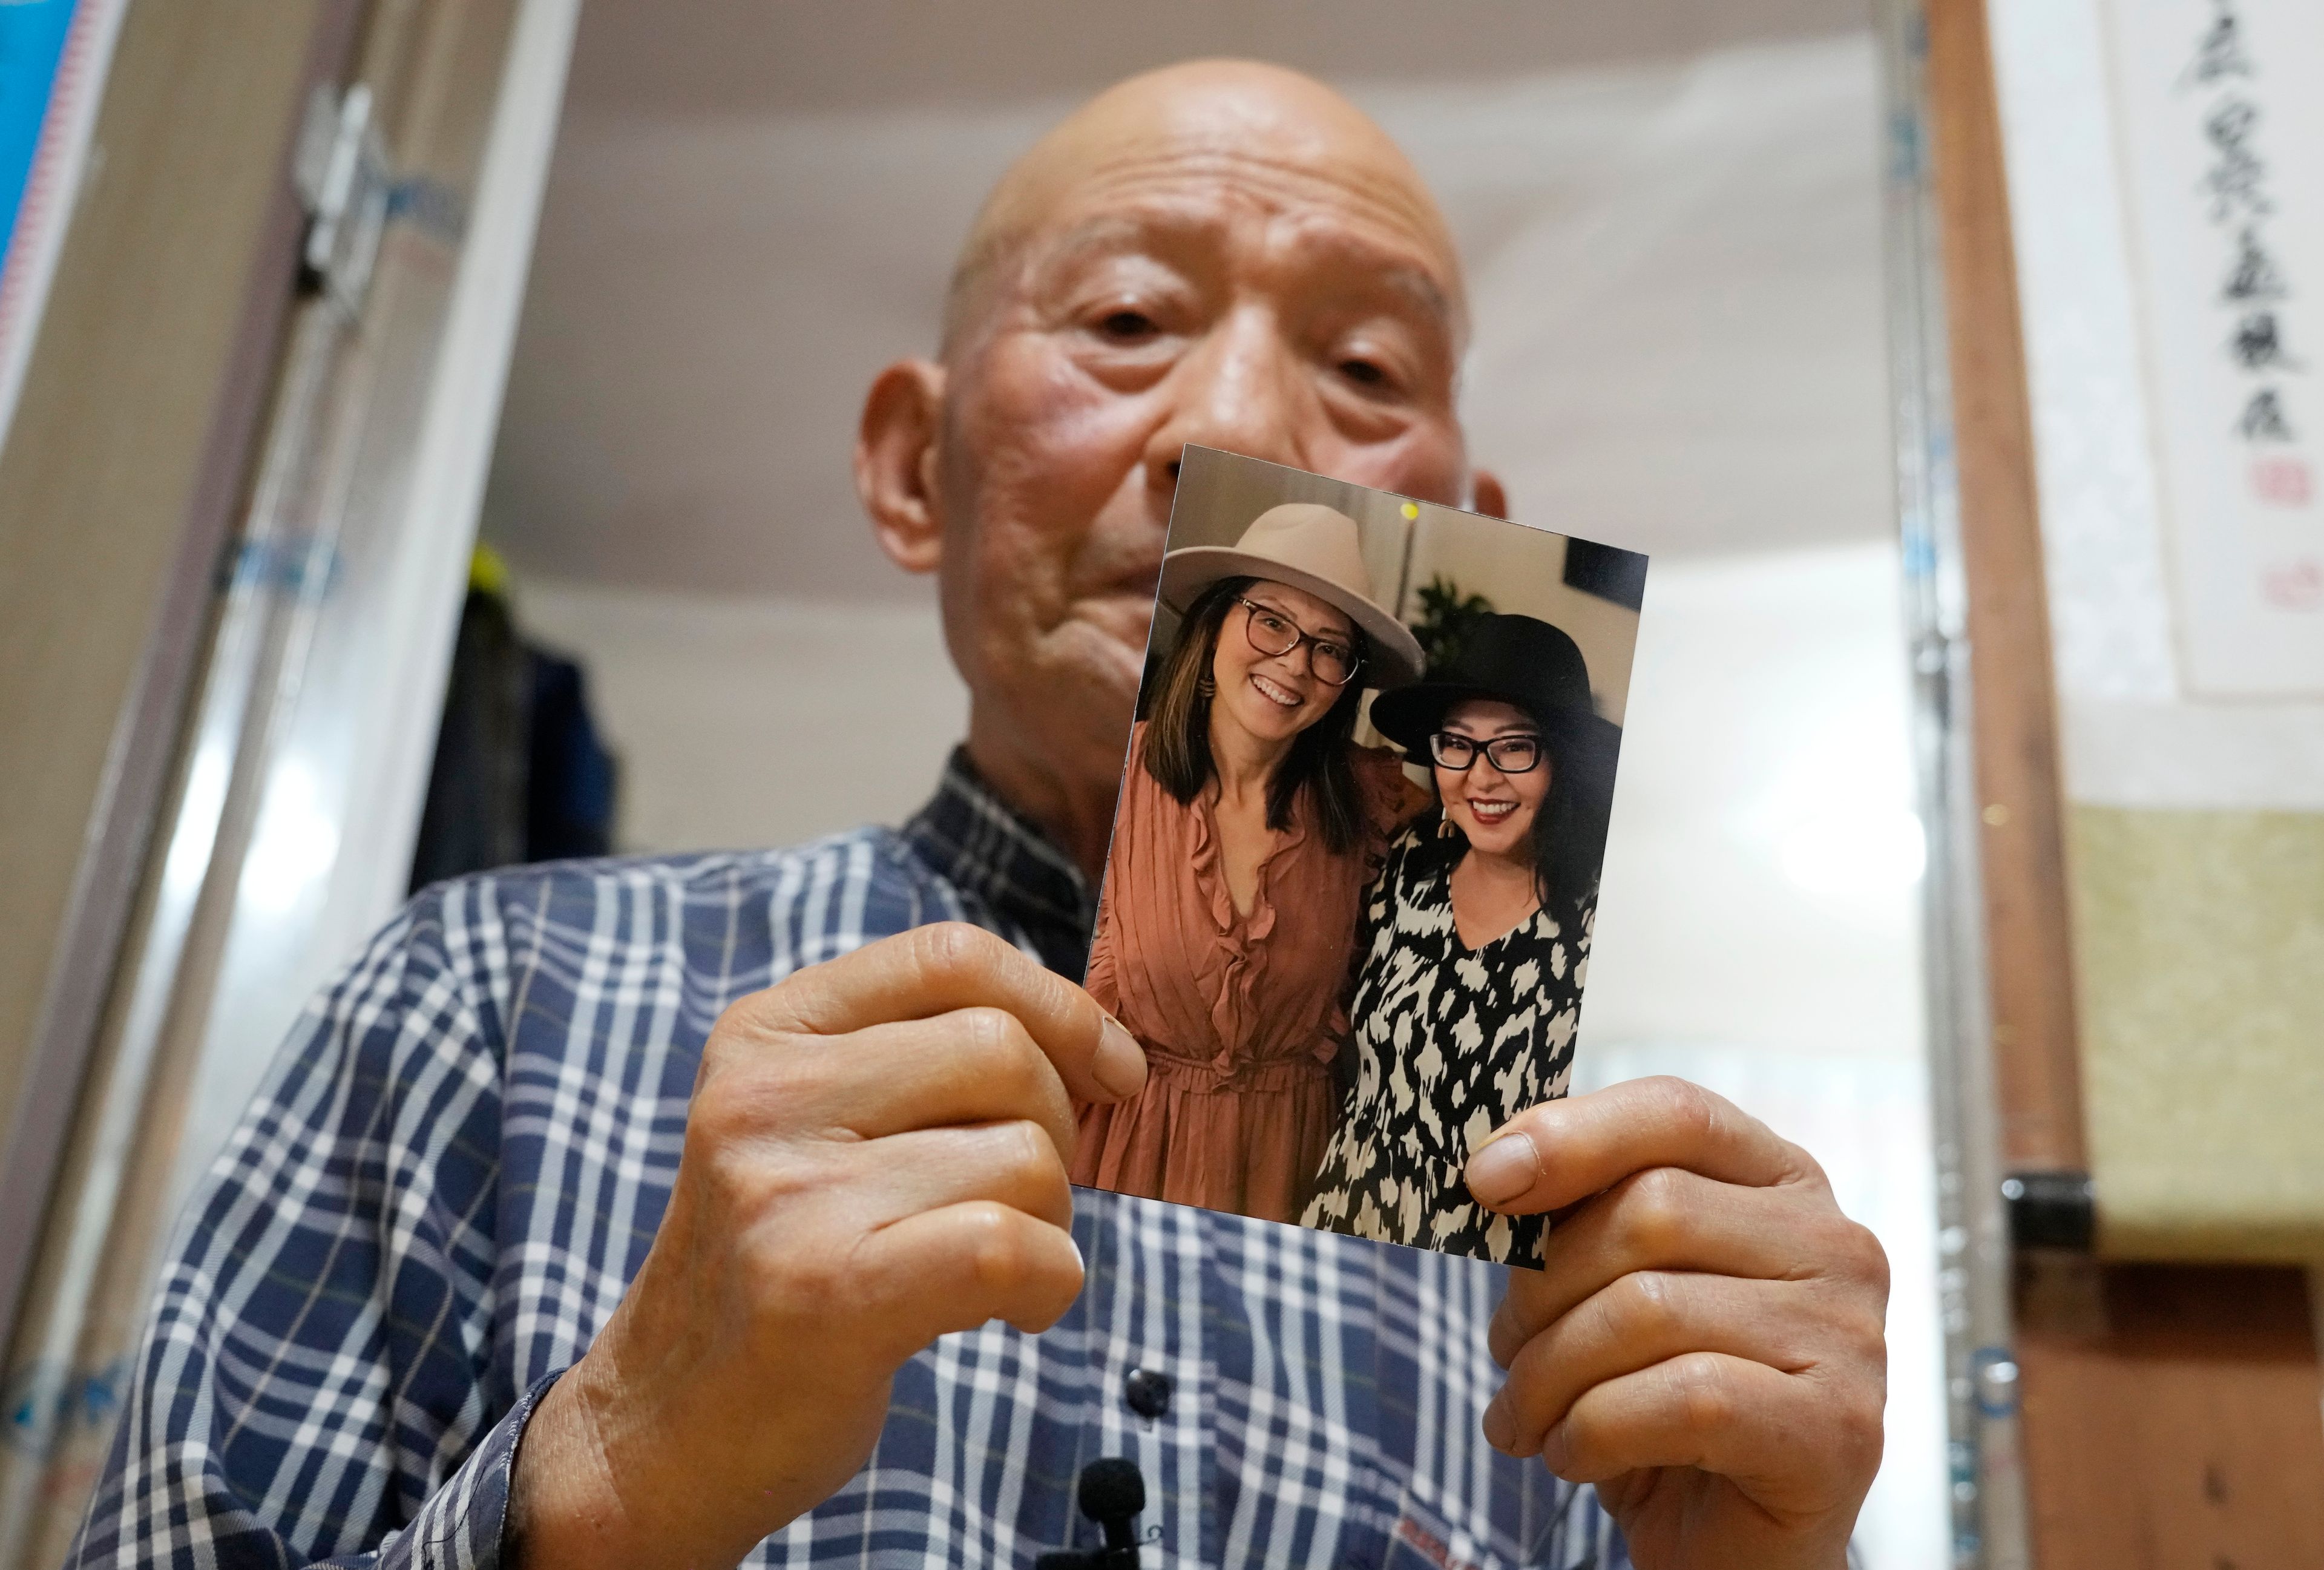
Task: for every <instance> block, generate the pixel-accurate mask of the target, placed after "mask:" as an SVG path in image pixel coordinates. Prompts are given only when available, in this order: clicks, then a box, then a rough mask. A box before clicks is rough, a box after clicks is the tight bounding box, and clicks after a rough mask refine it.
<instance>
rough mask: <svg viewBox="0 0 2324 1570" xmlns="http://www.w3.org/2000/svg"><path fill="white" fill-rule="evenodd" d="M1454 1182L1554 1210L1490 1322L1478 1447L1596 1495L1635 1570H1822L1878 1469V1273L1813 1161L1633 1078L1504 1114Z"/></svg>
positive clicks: (1716, 1102)
mask: <svg viewBox="0 0 2324 1570" xmlns="http://www.w3.org/2000/svg"><path fill="white" fill-rule="evenodd" d="M1469 1180H1470V1183H1471V1192H1472V1193H1474V1194H1476V1196H1477V1197H1478V1199H1479V1200H1480V1202H1484V1203H1487V1204H1489V1206H1490V1208H1492V1209H1494V1210H1497V1211H1500V1212H1502V1213H1504V1214H1510V1215H1529V1214H1539V1213H1542V1212H1546V1211H1560V1212H1563V1214H1561V1215H1560V1216H1559V1218H1558V1220H1557V1223H1556V1224H1555V1225H1554V1227H1553V1228H1552V1229H1551V1231H1550V1233H1549V1236H1548V1238H1547V1239H1546V1240H1545V1244H1544V1251H1543V1256H1544V1263H1545V1269H1544V1270H1539V1271H1535V1270H1512V1271H1511V1272H1510V1273H1509V1290H1508V1297H1507V1298H1504V1299H1503V1300H1502V1303H1501V1306H1500V1307H1499V1311H1498V1312H1496V1313H1495V1315H1494V1316H1493V1324H1492V1329H1491V1344H1492V1353H1493V1357H1494V1360H1495V1361H1496V1362H1499V1363H1500V1365H1501V1366H1502V1367H1504V1368H1506V1369H1508V1371H1509V1378H1508V1383H1507V1385H1505V1386H1504V1387H1503V1389H1502V1390H1501V1392H1500V1394H1499V1396H1497V1397H1496V1398H1495V1399H1494V1400H1493V1402H1492V1404H1491V1406H1489V1408H1487V1409H1486V1412H1485V1420H1484V1421H1485V1436H1486V1437H1487V1438H1488V1439H1489V1440H1490V1441H1491V1442H1492V1443H1493V1445H1495V1446H1496V1447H1497V1448H1499V1449H1501V1450H1504V1451H1508V1452H1509V1453H1510V1454H1512V1455H1536V1454H1537V1455H1540V1456H1541V1457H1542V1459H1543V1461H1544V1463H1545V1464H1546V1465H1547V1466H1548V1467H1549V1469H1550V1470H1551V1471H1552V1472H1554V1473H1556V1474H1557V1475H1558V1476H1560V1477H1563V1478H1565V1479H1567V1480H1568V1481H1570V1482H1589V1483H1594V1484H1596V1485H1597V1488H1598V1494H1599V1498H1600V1501H1602V1502H1603V1503H1604V1504H1605V1506H1606V1508H1607V1509H1608V1510H1609V1511H1610V1512H1611V1513H1612V1514H1613V1516H1614V1519H1616V1520H1617V1521H1618V1523H1620V1525H1621V1528H1622V1531H1623V1535H1624V1536H1625V1537H1626V1538H1628V1542H1629V1547H1630V1553H1631V1556H1632V1558H1633V1559H1634V1560H1635V1561H1636V1563H1637V1565H1640V1566H1641V1570H1698V1567H1700V1570H1713V1567H1716V1570H1730V1567H1734V1566H1750V1567H1751V1570H1836V1567H1838V1566H1840V1565H1843V1564H1844V1563H1845V1562H1846V1556H1847V1548H1848V1538H1849V1532H1850V1531H1851V1530H1852V1529H1853V1528H1854V1526H1855V1522H1856V1514H1857V1510H1858V1507H1860V1506H1861V1505H1862V1503H1863V1501H1864V1495H1865V1491H1866V1490H1867V1489H1868V1488H1870V1487H1871V1484H1872V1477H1873V1473H1876V1472H1877V1470H1878V1469H1879V1465H1880V1445H1881V1408H1882V1407H1883V1405H1884V1404H1885V1402H1886V1394H1887V1353H1886V1341H1885V1338H1884V1326H1885V1322H1886V1311H1887V1302H1888V1261H1887V1256H1886V1254H1885V1253H1883V1252H1882V1251H1881V1248H1880V1244H1879V1243H1878V1242H1877V1241H1876V1240H1875V1239H1874V1237H1873V1235H1872V1233H1870V1232H1869V1231H1867V1230H1866V1229H1865V1228H1864V1227H1862V1226H1859V1225H1858V1224H1856V1223H1854V1222H1852V1221H1850V1220H1849V1219H1848V1218H1847V1217H1846V1216H1845V1215H1842V1214H1840V1206H1839V1205H1838V1204H1837V1203H1835V1202H1834V1200H1833V1198H1832V1194H1831V1185H1830V1184H1829V1183H1828V1182H1826V1181H1825V1178H1824V1175H1823V1169H1822V1168H1820V1167H1818V1166H1817V1165H1816V1163H1815V1161H1814V1159H1813V1158H1812V1157H1810V1156H1809V1155H1808V1153H1807V1152H1806V1151H1804V1150H1801V1149H1800V1148H1799V1147H1798V1146H1796V1145H1794V1144H1791V1143H1790V1142H1788V1141H1784V1140H1782V1139H1779V1138H1778V1137H1776V1135H1775V1133H1774V1132H1773V1131H1770V1130H1769V1129H1768V1128H1767V1127H1766V1125H1765V1124H1763V1123H1761V1122H1758V1121H1757V1119H1754V1118H1751V1117H1748V1116H1746V1115H1745V1114H1744V1113H1741V1112H1738V1110H1737V1109H1736V1108H1735V1107H1734V1106H1733V1105H1731V1104H1729V1103H1728V1102H1725V1101H1723V1100H1721V1099H1720V1098H1719V1097H1718V1096H1716V1095H1713V1094H1711V1093H1710V1092H1709V1091H1706V1090H1703V1089H1701V1088H1700V1087H1699V1086H1696V1085H1690V1084H1688V1083H1686V1082H1685V1081H1683V1080H1678V1079H1641V1080H1633V1081H1631V1082H1630V1083H1628V1084H1627V1085H1615V1086H1613V1087H1611V1088H1610V1089H1607V1090H1602V1091H1600V1092H1598V1093H1596V1094H1591V1095H1582V1096H1575V1097H1572V1099H1570V1100H1564V1101H1554V1102H1548V1103H1545V1104H1542V1105H1540V1106H1536V1107H1533V1108H1530V1109H1528V1110H1527V1111H1526V1112H1523V1113H1519V1114H1517V1116H1516V1117H1514V1118H1512V1119H1510V1120H1509V1122H1508V1123H1507V1124H1506V1125H1504V1127H1503V1129H1502V1130H1501V1131H1499V1133H1497V1134H1496V1136H1495V1137H1494V1138H1493V1139H1492V1140H1491V1141H1489V1142H1488V1143H1487V1144H1486V1145H1485V1146H1483V1147H1481V1148H1480V1150H1478V1152H1477V1154H1476V1155H1475V1156H1474V1157H1472V1158H1471V1161H1470V1164H1469ZM1569 1207H1570V1208H1569Z"/></svg>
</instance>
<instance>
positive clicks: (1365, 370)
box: [1340, 360, 1388, 387]
mask: <svg viewBox="0 0 2324 1570" xmlns="http://www.w3.org/2000/svg"><path fill="white" fill-rule="evenodd" d="M1340 374H1341V375H1342V376H1345V377H1346V378H1347V379H1348V380H1349V381H1351V382H1353V383H1357V384H1358V385H1359V386H1364V387H1383V386H1386V385H1387V384H1388V373H1387V372H1386V371H1384V370H1382V369H1380V367H1379V365H1376V364H1375V363H1373V362H1372V361H1370V360H1342V361H1341V362H1340Z"/></svg>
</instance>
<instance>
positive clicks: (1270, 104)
mask: <svg viewBox="0 0 2324 1570" xmlns="http://www.w3.org/2000/svg"><path fill="white" fill-rule="evenodd" d="M1204 165H1208V166H1210V167H1212V168H1213V169H1214V170H1215V171H1216V173H1217V174H1218V176H1219V177H1220V179H1221V181H1222V184H1224V185H1227V186H1229V187H1231V188H1237V189H1242V190H1244V191H1246V192H1248V193H1249V194H1250V195H1251V196H1252V197H1254V198H1256V199H1275V200H1277V201H1281V202H1283V203H1285V204H1286V205H1290V204H1296V202H1297V201H1298V200H1299V197H1300V192H1299V185H1300V182H1301V180H1303V178H1317V177H1320V178H1324V179H1328V180H1333V182H1334V183H1335V184H1336V185H1338V186H1340V187H1342V189H1352V190H1355V191H1358V192H1360V193H1361V198H1362V199H1363V201H1364V202H1365V204H1366V205H1367V206H1369V208H1371V209H1372V216H1373V217H1375V218H1376V219H1377V221H1379V223H1380V224H1381V225H1383V226H1386V227H1388V228H1391V229H1394V230H1399V231H1401V232H1402V233H1403V234H1404V235H1406V236H1407V237H1408V238H1409V239H1410V240H1411V241H1412V242H1413V243H1414V244H1415V245H1417V246H1418V247H1420V248H1421V249H1422V250H1423V251H1424V252H1425V253H1426V254H1428V257H1429V259H1430V261H1431V262H1432V263H1434V267H1433V268H1432V269H1431V271H1433V272H1437V273H1438V274H1439V281H1438V282H1437V284H1436V287H1437V291H1438V292H1439V293H1441V295H1442V296H1443V298H1442V300H1441V301H1440V302H1439V303H1440V305H1441V308H1442V309H1443V311H1444V312H1445V314H1446V316H1447V319H1448V321H1449V322H1450V324H1451V325H1452V328H1453V331H1454V334H1455V336H1456V337H1465V334H1466V329H1467V318H1466V303H1465V300H1464V299H1463V297H1462V282H1461V269H1460V262H1459V258H1458V255H1457V254H1456V253H1455V251H1454V249H1453V245H1452V234H1451V231H1450V229H1449V228H1448V227H1447V226H1446V225H1445V222H1444V218H1443V214H1442V213H1440V212H1439V211H1438V210H1437V207H1436V203H1435V200H1434V198H1432V197H1431V196H1430V194H1429V192H1428V188H1427V186H1426V184H1425V182H1424V181H1423V180H1421V178H1420V172H1419V171H1417V170H1416V169H1415V168H1414V167H1413V166H1412V161H1411V160H1410V159H1408V158H1406V156H1405V154H1404V151H1403V149H1401V148H1399V147H1398V146H1397V144H1396V143H1394V142H1393V141H1392V140H1390V139H1389V137H1388V133H1387V132H1385V131H1383V130H1381V129H1380V128H1379V125H1377V124H1375V123H1374V122H1373V121H1372V120H1371V119H1370V118H1369V116H1367V115H1365V114H1364V113H1363V111H1362V110H1360V109H1359V108H1357V107H1356V106H1354V105H1353V104H1351V103H1350V102H1349V101H1348V100H1347V99H1346V98H1344V97H1342V96H1341V95H1340V94H1338V93H1337V92H1335V91H1333V89H1332V88H1328V87H1326V86H1324V85H1323V83H1322V82H1319V81H1317V80H1315V79H1314V78H1313V77H1308V76H1303V75H1301V74H1300V73H1299V72H1297V71H1294V70H1288V69H1285V68H1283V67H1281V66H1275V65H1268V64H1266V63H1264V62H1261V61H1258V60H1189V61H1186V62H1185V63H1182V64H1179V65H1173V66H1165V67H1162V68H1161V69H1157V70H1151V71H1147V72H1144V73H1142V74H1141V75H1139V76H1134V77H1131V78H1128V79H1126V80H1124V81H1121V82H1118V83H1116V84H1115V85H1114V86H1112V87H1111V88H1107V89H1106V90H1105V91H1104V92H1102V93H1100V94H1099V95H1098V96H1097V97H1094V98H1092V99H1091V100H1090V101H1089V102H1088V103H1086V104H1084V105H1083V106H1081V107H1080V108H1078V109H1076V110H1075V111H1074V113H1073V114H1071V115H1067V116H1066V117H1065V119H1064V120H1063V121H1061V122H1060V123H1059V124H1058V125H1056V126H1055V127H1053V128H1052V129H1051V130H1050V131H1049V133H1048V134H1047V135H1045V136H1043V137H1042V138H1041V140H1040V141H1038V142H1037V143H1034V145H1033V146H1032V148H1031V149H1029V150H1028V152H1026V153H1025V154H1024V155H1023V156H1022V157H1020V158H1019V159H1018V160H1017V162H1015V163H1014V164H1012V165H1010V168H1009V171H1008V172H1007V173H1005V174H1003V175H1002V176H1001V179H1000V180H999V182H998V183H996V184H995V185H994V186H993V188H992V190H991V193H990V194H989V195H988V196H987V197H986V198H985V200H984V205H983V207H982V208H981V209H979V211H978V213H977V216H976V221H975V222H974V223H973V225H971V226H970V228H969V233H968V238H967V240H966V241H965V242H964V244H963V245H962V246H961V252H960V257H959V260H958V261H957V262H956V263H955V264H954V270H953V275H952V283H951V288H950V290H949V291H948V292H947V294H946V297H945V320H944V349H945V356H946V357H947V358H949V357H950V356H951V355H952V354H953V353H954V350H955V348H956V347H957V346H959V345H960V343H961V342H962V341H963V340H964V335H965V334H966V333H967V332H968V331H969V330H970V328H972V327H973V324H974V323H975V322H976V321H977V320H978V319H979V317H980V316H981V314H982V309H983V307H984V306H985V305H986V304H987V303H988V301H989V300H990V299H991V285H992V283H993V281H994V280H995V278H996V277H997V276H999V275H1000V274H1001V273H1002V272H1004V271H1005V270H1006V269H1007V268H1008V267H1009V266H1010V265H1011V264H1012V263H1015V262H1017V261H1018V260H1019V259H1020V258H1021V257H1022V255H1023V253H1024V248H1025V245H1026V244H1027V242H1028V240H1032V239H1035V238H1036V237H1037V236H1038V235H1041V234H1042V233H1043V231H1044V230H1045V229H1047V228H1048V227H1050V226H1053V225H1054V224H1056V222H1057V221H1058V220H1060V219H1061V218H1062V219H1065V220H1066V221H1070V213H1071V210H1072V208H1074V205H1075V203H1076V200H1077V199H1079V198H1081V197H1083V196H1084V194H1085V193H1087V192H1088V191H1089V190H1090V189H1092V188H1093V187H1094V188H1102V189H1117V190H1118V189H1121V188H1124V187H1131V186H1135V185H1136V184H1137V183H1138V182H1139V180H1142V179H1145V178H1148V177H1150V176H1151V175H1154V174H1157V173H1159V172H1161V171H1166V170H1167V171H1172V172H1183V171H1185V170H1187V169H1188V168H1190V167H1201V166H1204Z"/></svg>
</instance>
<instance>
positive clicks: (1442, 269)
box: [1032, 164, 1462, 324]
mask: <svg viewBox="0 0 2324 1570" xmlns="http://www.w3.org/2000/svg"><path fill="white" fill-rule="evenodd" d="M1187 172H1188V171H1186V170H1185V166H1184V165H1183V164H1179V165H1176V166H1175V167H1173V168H1171V169H1169V170H1167V171H1163V170H1160V169H1157V168H1154V167H1152V166H1150V165H1149V166H1148V167H1146V168H1143V169H1139V170H1136V171H1129V172H1127V173H1125V174H1124V175H1122V176H1120V177H1117V178H1116V179H1114V180H1109V181H1106V182H1104V183H1102V184H1099V183H1098V182H1096V181H1093V182H1092V185H1091V186H1089V187H1084V189H1083V190H1082V191H1081V192H1080V193H1078V195H1077V197H1076V199H1074V202H1073V203H1072V208H1074V209H1078V211H1077V212H1076V211H1067V212H1064V213H1060V214H1058V215H1057V217H1056V223H1057V226H1056V228H1055V229H1053V230H1052V232H1051V233H1050V234H1049V235H1047V236H1046V237H1045V238H1043V239H1042V240H1040V241H1037V243H1036V245H1034V246H1033V247H1032V249H1033V251H1034V252H1035V253H1036V254H1037V256H1040V257H1048V258H1055V257H1057V256H1063V255H1070V254H1073V253H1074V252H1075V251H1079V250H1084V249H1096V248H1102V247H1103V246H1105V245H1109V244H1122V245H1136V244H1139V242H1141V241H1143V240H1147V239H1149V238H1153V237H1157V236H1164V235H1170V234H1172V233H1173V232H1177V233H1193V234H1205V233H1213V232H1219V231H1223V230H1224V229H1226V228H1227V227H1228V226H1230V225H1231V222H1232V216H1233V210H1234V208H1237V207H1238V206H1244V205H1248V204H1250V203H1252V202H1254V201H1255V202H1257V203H1258V204H1259V206H1260V208H1262V212H1263V216H1264V217H1265V219H1266V221H1267V224H1268V239H1269V242H1270V243H1271V244H1273V243H1277V242H1279V241H1281V240H1282V239H1283V238H1285V237H1286V236H1287V237H1288V238H1289V240H1290V245H1291V248H1292V249H1295V250H1299V251H1310V252H1325V253H1332V252H1336V253H1340V254H1352V255H1354V256H1356V257H1357V258H1358V259H1359V260H1360V261H1361V262H1363V263H1365V265H1366V268H1367V271H1368V272H1369V274H1370V276H1371V277H1372V278H1373V279H1375V280H1376V281H1378V282H1381V283H1384V284H1386V285H1388V286H1389V287H1391V288H1393V289H1394V290H1396V291H1397V292H1399V293H1401V294H1403V295H1405V296H1406V298H1407V299H1409V300H1412V301H1413V302H1414V303H1416V304H1417V305H1418V306H1419V307H1420V308H1421V309H1423V310H1424V311H1425V313H1426V314H1428V315H1430V316H1433V317H1436V318H1439V319H1443V320H1444V321H1446V322H1447V323H1452V324H1457V323H1458V322H1459V321H1460V320H1461V319H1462V309H1461V306H1460V304H1459V290H1460V275H1459V272H1458V271H1457V263H1454V262H1453V261H1452V258H1451V257H1449V256H1447V255H1446V254H1444V253H1443V251H1442V250H1441V249H1440V248H1439V247H1437V246H1435V245H1432V244H1430V243H1429V240H1428V237H1427V236H1426V235H1425V234H1420V233H1416V232H1415V231H1414V230H1413V228H1412V227H1411V226H1409V225H1408V224H1406V223H1404V222H1402V221H1401V215H1400V214H1397V213H1395V212H1394V211H1393V210H1384V209H1382V208H1380V207H1379V205H1378V204H1367V203H1362V202H1361V199H1360V196H1359V201H1358V203H1357V204H1356V210H1352V211H1345V210H1343V211H1340V212H1333V211H1331V210H1329V209H1327V208H1322V207H1319V205H1318V204H1317V203H1315V202H1314V201H1313V200H1311V199H1305V193H1304V192H1300V191H1297V190H1294V189H1288V188H1287V187H1286V188H1285V189H1263V188H1259V187H1258V184H1257V182H1247V181H1238V182H1235V183H1234V184H1232V185H1231V186H1229V185H1223V184H1222V183H1221V182H1218V181H1214V180H1203V179H1200V178H1196V179H1191V180H1190V179H1188V178H1186V176H1187ZM1333 189H1334V190H1335V191H1345V190H1346V189H1347V188H1345V187H1340V186H1336V185H1335V186H1333ZM1367 209H1368V210H1367ZM1367 253H1369V254H1367Z"/></svg>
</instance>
